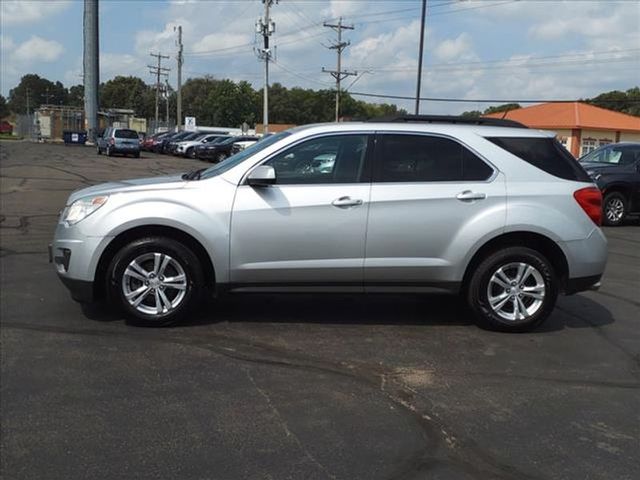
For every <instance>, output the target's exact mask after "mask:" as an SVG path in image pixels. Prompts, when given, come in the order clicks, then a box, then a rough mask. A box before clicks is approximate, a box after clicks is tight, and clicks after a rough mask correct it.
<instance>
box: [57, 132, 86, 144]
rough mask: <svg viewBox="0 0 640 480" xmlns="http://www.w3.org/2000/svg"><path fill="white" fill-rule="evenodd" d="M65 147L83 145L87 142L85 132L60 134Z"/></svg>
mask: <svg viewBox="0 0 640 480" xmlns="http://www.w3.org/2000/svg"><path fill="white" fill-rule="evenodd" d="M62 139H63V140H64V144H65V145H84V144H85V143H86V142H87V132H85V131H84V130H65V131H64V132H62Z"/></svg>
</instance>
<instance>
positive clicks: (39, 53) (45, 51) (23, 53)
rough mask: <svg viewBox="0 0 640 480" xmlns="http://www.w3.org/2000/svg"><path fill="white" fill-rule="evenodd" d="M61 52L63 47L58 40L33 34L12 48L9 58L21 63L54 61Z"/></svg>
mask: <svg viewBox="0 0 640 480" xmlns="http://www.w3.org/2000/svg"><path fill="white" fill-rule="evenodd" d="M63 52H64V47H63V46H62V44H60V43H59V42H56V41H55V40H46V39H44V38H42V37H38V36H37V35H33V36H32V37H31V38H29V40H27V41H25V42H23V43H21V44H20V45H18V47H17V48H15V49H14V50H13V52H12V53H11V54H10V60H11V61H14V62H18V63H21V64H32V63H34V62H54V61H56V60H57V59H58V58H60V56H61V55H62V53H63Z"/></svg>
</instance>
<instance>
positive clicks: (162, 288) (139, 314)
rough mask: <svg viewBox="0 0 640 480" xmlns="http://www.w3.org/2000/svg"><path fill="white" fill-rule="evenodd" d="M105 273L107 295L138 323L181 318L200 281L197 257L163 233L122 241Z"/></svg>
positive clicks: (198, 291)
mask: <svg viewBox="0 0 640 480" xmlns="http://www.w3.org/2000/svg"><path fill="white" fill-rule="evenodd" d="M108 275H109V277H108V278H109V285H110V294H111V298H113V299H114V300H115V302H116V303H117V304H118V305H119V307H120V308H121V309H122V311H123V312H124V313H125V314H126V316H127V317H128V318H129V320H130V322H131V323H133V324H135V325H139V326H151V327H159V326H166V325H170V324H173V323H176V322H177V321H179V320H181V319H182V318H184V316H185V315H186V314H187V313H189V311H191V310H192V308H193V307H194V306H195V305H196V304H197V303H198V302H199V300H200V297H201V291H202V286H203V285H204V280H203V274H202V269H201V267H200V265H199V262H198V257H197V256H196V255H195V254H194V253H193V252H192V251H191V250H190V249H188V248H187V247H185V246H184V245H182V244H181V243H179V242H177V241H175V240H173V239H171V238H166V237H148V238H142V239H139V240H134V241H133V242H131V243H129V244H127V245H125V246H124V247H123V248H122V249H121V250H120V251H119V252H118V253H117V254H116V255H115V257H114V258H113V260H112V262H111V265H110V267H109V274H108Z"/></svg>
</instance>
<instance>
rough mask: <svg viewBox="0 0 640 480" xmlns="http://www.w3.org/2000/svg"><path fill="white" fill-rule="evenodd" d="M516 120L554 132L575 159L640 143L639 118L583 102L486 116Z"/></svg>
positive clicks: (522, 109) (519, 109)
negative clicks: (611, 146)
mask: <svg viewBox="0 0 640 480" xmlns="http://www.w3.org/2000/svg"><path fill="white" fill-rule="evenodd" d="M484 116H485V117H492V118H507V119H509V120H515V121H516V122H520V123H522V124H524V125H526V126H527V127H530V128H538V129H541V130H553V131H555V132H556V134H557V136H558V140H559V141H560V143H562V144H563V145H564V146H565V147H566V148H567V150H569V151H570V152H571V153H572V154H573V155H574V156H575V157H581V156H582V155H584V154H586V153H589V152H590V151H592V150H595V149H596V148H598V147H599V146H601V145H606V144H607V143H614V142H640V117H634V116H633V115H627V114H624V113H620V112H614V111H612V110H607V109H605V108H600V107H595V106H593V105H589V104H588V103H582V102H561V103H560V102H559V103H542V104H540V105H534V106H532V107H525V108H518V109H516V110H510V111H509V112H507V113H506V115H505V113H504V112H500V113H492V114H488V115H484Z"/></svg>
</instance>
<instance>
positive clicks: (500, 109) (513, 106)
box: [483, 103, 522, 115]
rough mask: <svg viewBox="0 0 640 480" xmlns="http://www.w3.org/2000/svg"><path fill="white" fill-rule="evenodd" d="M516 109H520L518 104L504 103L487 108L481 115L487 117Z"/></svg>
mask: <svg viewBox="0 0 640 480" xmlns="http://www.w3.org/2000/svg"><path fill="white" fill-rule="evenodd" d="M518 108H522V107H521V106H520V104H518V103H505V104H504V105H498V106H497V107H489V108H487V109H486V110H485V111H484V114H483V115H488V114H489V113H501V112H508V111H510V110H516V109H518Z"/></svg>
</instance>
